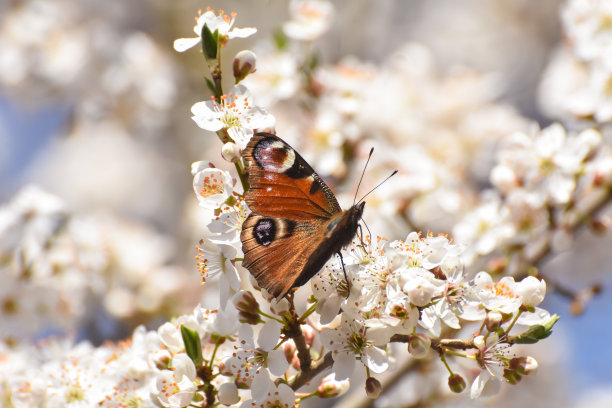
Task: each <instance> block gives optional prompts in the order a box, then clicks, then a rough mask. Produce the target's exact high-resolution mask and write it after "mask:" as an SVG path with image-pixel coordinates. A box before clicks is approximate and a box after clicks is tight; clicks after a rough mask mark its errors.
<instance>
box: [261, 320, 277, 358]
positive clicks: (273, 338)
mask: <svg viewBox="0 0 612 408" xmlns="http://www.w3.org/2000/svg"><path fill="white" fill-rule="evenodd" d="M280 331H281V325H280V323H279V322H277V321H276V320H268V321H267V322H266V324H264V326H263V327H262V328H261V331H260V332H259V337H258V338H257V344H258V345H259V347H261V348H262V349H264V350H266V351H270V350H272V349H273V348H274V347H275V346H276V344H277V343H278V339H279V338H280Z"/></svg>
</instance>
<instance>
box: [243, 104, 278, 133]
mask: <svg viewBox="0 0 612 408" xmlns="http://www.w3.org/2000/svg"><path fill="white" fill-rule="evenodd" d="M275 123H276V119H275V118H274V116H272V115H271V114H270V113H269V112H268V111H267V110H265V109H264V108H261V107H259V106H255V107H253V108H251V109H250V110H249V116H248V120H247V121H246V122H245V123H243V125H244V126H245V127H248V128H249V129H262V130H263V129H270V128H273V127H274V125H275Z"/></svg>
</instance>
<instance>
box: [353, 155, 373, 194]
mask: <svg viewBox="0 0 612 408" xmlns="http://www.w3.org/2000/svg"><path fill="white" fill-rule="evenodd" d="M372 153H374V147H372V148H371V149H370V154H368V160H366V164H365V166H363V171H362V172H361V178H360V179H359V184H357V191H355V198H353V205H355V201H356V200H357V193H358V192H359V186H361V181H362V180H363V176H364V175H365V171H366V169H367V168H368V163H369V162H370V157H372ZM359 201H361V200H359Z"/></svg>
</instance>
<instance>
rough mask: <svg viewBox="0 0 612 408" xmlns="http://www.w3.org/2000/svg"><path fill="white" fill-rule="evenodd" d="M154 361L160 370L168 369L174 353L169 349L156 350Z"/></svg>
mask: <svg viewBox="0 0 612 408" xmlns="http://www.w3.org/2000/svg"><path fill="white" fill-rule="evenodd" d="M153 361H154V362H155V367H157V368H158V369H159V370H166V369H168V367H170V362H171V361H172V355H171V354H170V352H169V351H168V350H163V349H160V350H158V351H157V352H155V355H154V356H153Z"/></svg>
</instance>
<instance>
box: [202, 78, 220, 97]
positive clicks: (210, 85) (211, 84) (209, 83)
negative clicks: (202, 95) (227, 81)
mask: <svg viewBox="0 0 612 408" xmlns="http://www.w3.org/2000/svg"><path fill="white" fill-rule="evenodd" d="M204 79H205V80H206V86H207V87H208V89H210V92H211V93H212V94H213V95H216V94H217V87H216V86H215V83H214V82H213V81H212V80H211V79H210V78H206V77H204Z"/></svg>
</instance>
